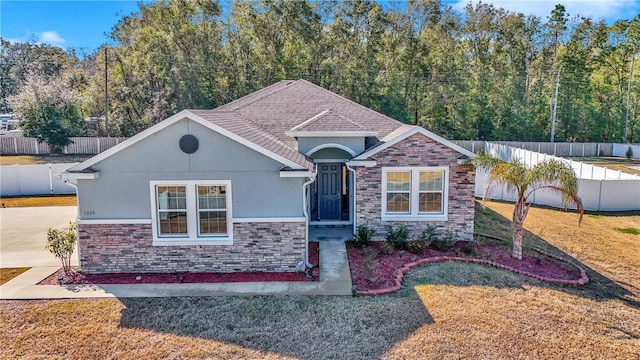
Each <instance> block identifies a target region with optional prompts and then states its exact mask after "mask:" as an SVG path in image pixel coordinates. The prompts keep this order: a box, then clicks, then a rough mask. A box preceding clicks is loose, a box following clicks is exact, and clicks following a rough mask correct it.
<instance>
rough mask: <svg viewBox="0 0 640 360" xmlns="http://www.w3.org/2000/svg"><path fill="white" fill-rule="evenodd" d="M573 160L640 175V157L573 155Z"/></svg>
mask: <svg viewBox="0 0 640 360" xmlns="http://www.w3.org/2000/svg"><path fill="white" fill-rule="evenodd" d="M570 159H571V160H575V161H581V162H583V163H585V164H591V165H596V166H600V167H605V168H607V169H609V170H613V171H618V170H620V171H622V172H625V173H627V174H635V175H640V169H638V167H640V159H627V158H624V157H584V158H581V157H578V158H576V157H573V158H570Z"/></svg>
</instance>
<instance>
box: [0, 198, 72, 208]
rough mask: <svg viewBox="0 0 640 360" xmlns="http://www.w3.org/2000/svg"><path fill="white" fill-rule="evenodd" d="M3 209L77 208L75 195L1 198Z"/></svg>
mask: <svg viewBox="0 0 640 360" xmlns="http://www.w3.org/2000/svg"><path fill="white" fill-rule="evenodd" d="M0 202H1V203H2V207H34V206H75V205H77V200H76V196H75V195H58V196H21V197H3V198H0Z"/></svg>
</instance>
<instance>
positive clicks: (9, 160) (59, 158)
mask: <svg viewBox="0 0 640 360" xmlns="http://www.w3.org/2000/svg"><path fill="white" fill-rule="evenodd" d="M91 156H92V155H11V156H7V155H3V156H0V166H5V165H38V164H60V163H74V162H82V161H85V160H87V159H89V158H91Z"/></svg>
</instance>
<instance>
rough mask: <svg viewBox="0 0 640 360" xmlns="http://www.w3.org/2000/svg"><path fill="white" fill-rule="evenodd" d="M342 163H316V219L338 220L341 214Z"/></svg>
mask: <svg viewBox="0 0 640 360" xmlns="http://www.w3.org/2000/svg"><path fill="white" fill-rule="evenodd" d="M341 165H342V164H334V163H326V164H324V163H321V164H319V165H318V168H319V171H318V220H340V215H341V214H342V193H341V191H342V176H341V169H342V167H341Z"/></svg>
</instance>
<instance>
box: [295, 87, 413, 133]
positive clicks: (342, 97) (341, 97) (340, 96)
mask: <svg viewBox="0 0 640 360" xmlns="http://www.w3.org/2000/svg"><path fill="white" fill-rule="evenodd" d="M296 82H304V83H307V84H310V85H313V86H315V87H317V88H319V89H321V90H324V91H326V92H328V93H329V94H331V95H333V96H334V97H337V98H339V99H342V100H346V101H348V102H350V103H353V104H355V105H356V106H358V107H360V108H362V109H364V110H366V111H368V112H373V113H375V114H377V115H381V116H383V117H385V118H387V119H388V120H392V121H394V122H397V123H399V124H400V125H404V124H405V123H403V122H402V121H399V120H396V119H394V118H392V117H389V116H387V115H385V114H383V113H380V112H377V111H375V110H373V109H370V108H368V107H366V106H364V105H361V104H359V103H357V102H356V101H353V100H349V99H347V98H346V97H344V96H342V95H338V94H336V93H334V92H333V91H331V90H327V89H325V88H323V87H322V86H320V85H316V84H314V83H312V82H310V81H307V80H305V79H299V80H296Z"/></svg>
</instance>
